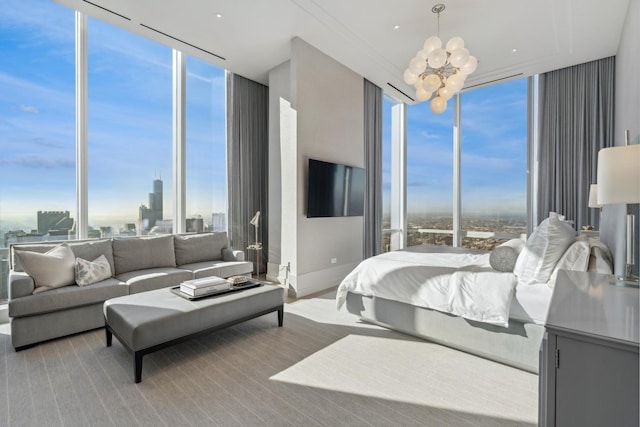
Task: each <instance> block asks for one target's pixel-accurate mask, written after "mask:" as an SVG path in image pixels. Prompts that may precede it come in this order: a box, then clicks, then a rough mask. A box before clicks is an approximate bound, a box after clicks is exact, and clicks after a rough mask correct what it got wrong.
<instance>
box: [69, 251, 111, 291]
mask: <svg viewBox="0 0 640 427" xmlns="http://www.w3.org/2000/svg"><path fill="white" fill-rule="evenodd" d="M109 277H111V267H110V266H109V261H107V258H106V257H105V256H104V255H100V256H99V257H98V258H96V259H94V260H93V261H87V260H86V259H82V258H76V283H77V284H78V286H86V285H92V284H94V283H98V282H100V281H101V280H104V279H108V278H109Z"/></svg>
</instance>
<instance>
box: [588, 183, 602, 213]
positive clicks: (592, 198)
mask: <svg viewBox="0 0 640 427" xmlns="http://www.w3.org/2000/svg"><path fill="white" fill-rule="evenodd" d="M589 207H590V208H601V207H602V205H601V204H600V203H598V184H591V187H589Z"/></svg>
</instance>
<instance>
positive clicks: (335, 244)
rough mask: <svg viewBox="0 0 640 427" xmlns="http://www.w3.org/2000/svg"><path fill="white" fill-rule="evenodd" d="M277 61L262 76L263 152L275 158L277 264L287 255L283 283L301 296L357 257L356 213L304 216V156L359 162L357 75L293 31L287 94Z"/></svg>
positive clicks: (329, 281)
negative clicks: (269, 128) (266, 144)
mask: <svg viewBox="0 0 640 427" xmlns="http://www.w3.org/2000/svg"><path fill="white" fill-rule="evenodd" d="M281 67H282V66H280V67H277V68H275V69H274V70H272V74H273V81H274V82H277V88H276V90H274V88H273V87H272V86H271V76H270V84H269V87H270V94H269V96H270V111H269V114H270V124H272V123H273V121H275V120H277V121H278V123H279V132H278V133H279V137H277V138H276V136H275V135H274V137H273V139H274V140H275V139H279V146H278V147H275V146H272V145H271V144H270V157H271V156H278V157H279V158H280V162H281V164H280V171H281V173H280V177H279V179H280V180H281V195H280V200H281V204H280V215H279V218H280V221H281V229H280V264H281V266H286V265H287V264H288V263H291V271H290V272H289V286H290V289H292V290H293V292H294V293H295V294H296V295H297V296H304V295H308V294H310V293H313V292H316V291H319V290H323V289H326V288H329V287H331V286H335V285H337V284H339V283H340V281H341V280H342V279H343V278H344V276H345V275H346V274H348V273H349V271H351V270H352V269H353V268H354V267H355V266H356V265H357V264H358V263H359V262H360V261H362V259H363V218H362V217H342V218H307V217H306V202H307V199H306V192H307V168H308V160H309V158H313V159H318V160H324V161H329V162H335V163H344V164H348V165H352V166H358V167H364V129H363V128H364V89H363V86H364V82H363V78H362V77H361V76H360V75H358V74H356V73H354V72H353V71H351V70H349V69H348V68H346V67H345V66H344V65H342V64H340V63H338V62H337V61H335V60H333V59H332V58H330V57H328V56H327V55H325V54H323V53H322V52H320V51H319V50H317V49H316V48H314V47H313V46H311V45H309V44H308V43H306V42H305V41H303V40H301V39H299V38H295V39H293V40H292V41H291V61H290V63H289V79H290V92H289V93H288V95H289V98H290V99H286V97H285V96H284V95H286V94H285V92H286V90H284V89H283V88H282V86H283V84H282V80H281V78H282V77H283V76H285V75H286V72H285V71H283V70H282V69H281ZM276 98H277V99H276ZM287 101H289V102H290V105H289V103H288V102H287ZM276 105H277V107H274V106H276ZM273 116H276V117H273ZM272 120H273V121H272ZM277 149H279V152H277ZM270 165H271V163H270ZM271 186H273V185H272V184H271ZM269 194H270V205H272V204H273V199H271V194H272V193H271V191H270V193H269ZM269 213H270V214H271V215H272V216H271V217H272V218H273V219H274V220H275V219H277V218H278V216H277V213H276V212H275V211H272V210H271V208H270V210H269ZM270 227H271V226H270ZM270 236H271V233H270ZM271 241H272V240H271V237H270V242H271ZM270 253H271V251H270ZM274 259H275V258H274ZM332 259H335V260H336V262H335V263H332V262H331V260H332Z"/></svg>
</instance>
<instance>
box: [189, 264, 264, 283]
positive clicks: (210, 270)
mask: <svg viewBox="0 0 640 427" xmlns="http://www.w3.org/2000/svg"><path fill="white" fill-rule="evenodd" d="M179 268H182V269H185V270H189V271H192V272H193V276H194V279H200V278H201V277H211V276H218V277H230V276H243V275H245V274H249V275H250V274H251V273H252V272H253V264H252V263H250V262H248V261H204V262H196V263H193V264H185V265H181V266H180V267H179Z"/></svg>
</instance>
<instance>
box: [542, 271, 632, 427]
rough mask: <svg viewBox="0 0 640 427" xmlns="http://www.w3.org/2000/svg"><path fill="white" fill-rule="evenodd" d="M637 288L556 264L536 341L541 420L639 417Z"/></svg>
mask: <svg viewBox="0 0 640 427" xmlns="http://www.w3.org/2000/svg"><path fill="white" fill-rule="evenodd" d="M638 301H639V297H638V288H637V287H632V286H630V285H629V286H627V285H625V284H624V282H620V281H617V280H616V278H615V277H613V276H611V275H605V274H596V273H584V272H577V271H565V270H560V271H559V273H558V276H557V279H556V284H555V287H554V289H553V295H552V297H551V302H550V305H549V312H548V314H547V321H546V324H545V330H546V332H545V336H544V339H543V341H542V345H541V348H540V376H539V381H540V383H539V384H540V390H539V392H540V394H539V416H538V423H539V425H540V426H556V425H557V426H562V427H564V426H580V427H585V426H605V425H616V426H637V425H638V397H639V395H638V383H639V380H638V373H639V371H638V347H639V344H638V342H639V339H638V337H639V329H640V323H639V317H638V316H639V302H638Z"/></svg>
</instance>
